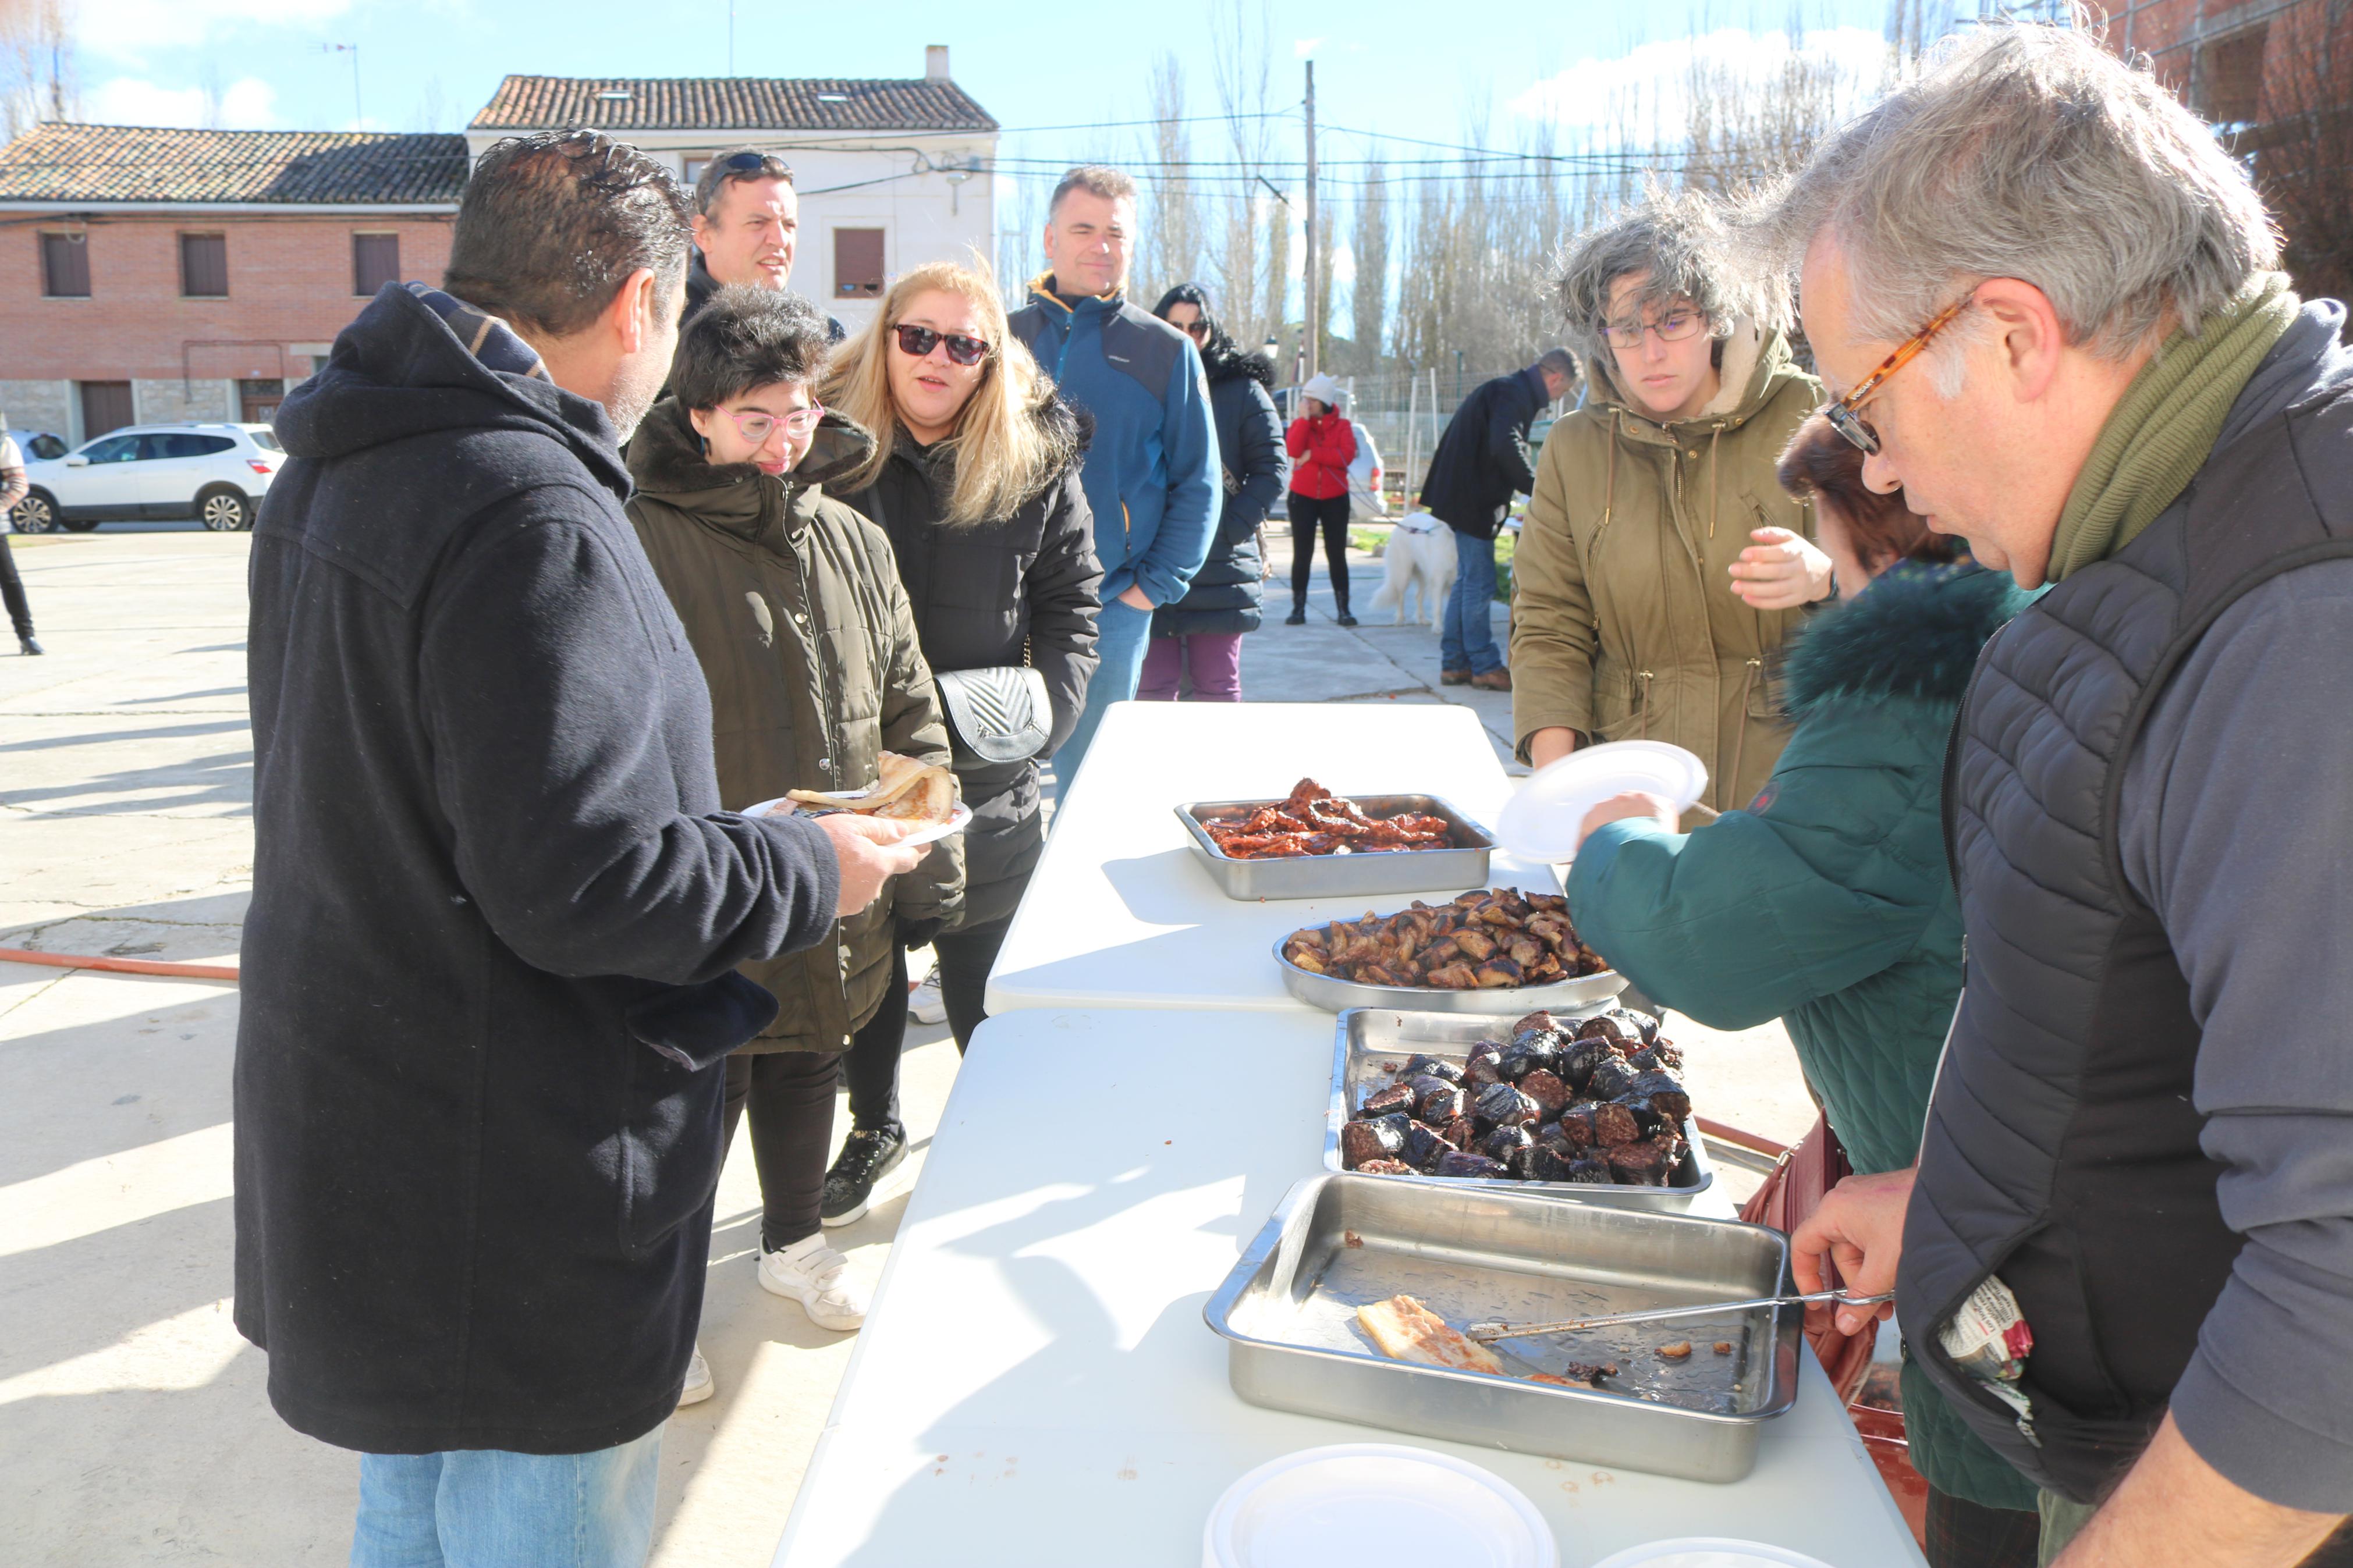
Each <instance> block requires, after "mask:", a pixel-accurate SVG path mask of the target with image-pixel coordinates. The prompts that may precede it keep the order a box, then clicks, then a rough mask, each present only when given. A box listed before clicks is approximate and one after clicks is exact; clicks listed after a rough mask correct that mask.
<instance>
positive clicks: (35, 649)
mask: <svg viewBox="0 0 2353 1568" xmlns="http://www.w3.org/2000/svg"><path fill="white" fill-rule="evenodd" d="M16 651H17V652H18V653H21V654H36V653H39V652H41V651H42V648H41V645H40V644H39V643H37V642H35V641H34V640H33V634H32V633H30V632H24V633H21V634H19V635H18V637H17V638H16Z"/></svg>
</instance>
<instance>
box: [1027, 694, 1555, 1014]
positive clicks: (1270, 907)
mask: <svg viewBox="0 0 2353 1568" xmlns="http://www.w3.org/2000/svg"><path fill="white" fill-rule="evenodd" d="M1302 778H1313V779H1314V780H1315V781H1316V782H1317V783H1318V784H1323V785H1324V787H1325V788H1326V789H1330V790H1333V791H1335V792H1336V793H1338V794H1341V795H1404V794H1420V795H1440V796H1442V797H1444V798H1445V799H1447V800H1449V801H1451V802H1452V803H1453V804H1454V805H1456V806H1458V807H1460V808H1461V810H1462V811H1464V812H1465V813H1467V814H1469V816H1471V817H1472V819H1473V820H1476V821H1479V822H1482V823H1484V824H1486V825H1487V826H1490V827H1493V826H1494V822H1495V814H1496V813H1497V812H1499V811H1500V810H1502V809H1503V805H1504V801H1505V800H1507V799H1508V798H1510V795H1511V788H1512V786H1511V782H1510V778H1509V775H1507V774H1506V773H1504V768H1503V764H1502V763H1498V762H1497V761H1496V760H1495V752H1494V748H1493V746H1491V745H1490V744H1489V743H1488V740H1487V733H1486V731H1484V730H1482V728H1481V727H1480V724H1479V716H1478V715H1477V714H1475V713H1473V712H1472V710H1469V709H1467V708H1458V707H1453V706H1451V705H1447V704H1440V703H1415V702H1378V703H1374V702H1326V703H1289V702H1255V703H1253V702H1238V703H1237V702H1125V703H1121V704H1119V705H1117V706H1115V707H1113V709H1112V710H1111V711H1110V713H1109V714H1108V715H1106V716H1105V718H1104V720H1103V728H1102V729H1101V730H1100V731H1097V733H1096V736H1095V742H1094V744H1093V746H1092V747H1091V748H1090V749H1089V751H1088V753H1087V759H1086V763H1085V765H1084V767H1083V768H1082V769H1081V771H1080V773H1079V776H1078V777H1077V779H1076V780H1074V781H1071V783H1070V784H1067V785H1066V786H1065V788H1064V790H1063V796H1062V801H1061V804H1060V806H1059V807H1058V808H1057V809H1056V812H1055V819H1054V828H1053V835H1052V837H1050V838H1049V839H1048V841H1047V844H1046V851H1045V854H1044V856H1043V857H1042V858H1040V859H1039V863H1038V869H1037V871H1036V873H1035V875H1033V876H1032V878H1031V879H1030V882H1029V891H1028V892H1027V893H1026V894H1025V895H1024V896H1023V898H1022V900H1021V909H1020V912H1019V913H1018V914H1016V915H1015V916H1014V917H1013V924H1012V927H1011V929H1010V930H1009V931H1008V932H1007V933H1006V938H1005V946H1004V948H1003V950H1002V951H1001V952H999V953H998V954H997V966H996V969H995V971H994V972H993V973H991V974H990V975H989V978H988V1010H989V1011H990V1012H991V1013H1009V1012H1012V1011H1014V1010H1016V1009H1018V1008H1023V1007H1194V1008H1202V1007H1209V1008H1216V1007H1252V1008H1255V1007H1281V1008H1290V1007H1297V1006H1299V1005H1300V1004H1298V1003H1296V1002H1294V1001H1293V999H1292V997H1291V994H1289V993H1288V992H1286V991H1285V990H1283V988H1282V974H1281V973H1280V971H1278V970H1277V969H1276V967H1275V963H1274V959H1273V957H1272V953H1273V951H1274V944H1275V942H1278V941H1279V940H1281V938H1282V936H1283V935H1284V934H1285V933H1287V932H1289V931H1293V930H1295V929H1297V928H1298V927H1300V926H1303V925H1313V924H1321V923H1323V922H1324V921H1333V920H1348V919H1355V918H1357V917H1359V916H1361V915H1363V914H1364V913H1365V912H1366V910H1367V909H1368V908H1373V909H1377V910H1379V911H1380V912H1382V913H1384V914H1386V913H1388V912H1389V911H1390V910H1400V909H1403V908H1405V906H1406V905H1407V904H1409V902H1411V901H1412V900H1414V899H1416V898H1420V899H1425V900H1429V901H1430V902H1431V903H1437V902H1440V901H1441V900H1444V899H1447V898H1450V897H1451V896H1452V895H1453V894H1454V893H1456V892H1460V891H1462V890H1463V889H1446V890H1445V891H1432V892H1427V893H1382V894H1375V895H1372V896H1370V897H1359V898H1356V899H1354V900H1284V901H1279V902H1270V903H1258V902H1250V903H1243V902H1239V901H1237V900H1232V899H1229V898H1227V897H1226V895H1225V893H1224V892H1223V891H1222V890H1221V889H1219V887H1218V885H1217V883H1216V882H1215V881H1213V880H1211V879H1210V877H1209V874H1208V870H1207V869H1206V868H1204V867H1202V866H1201V865H1200V863H1199V862H1198V858H1196V854H1195V851H1194V850H1193V848H1192V847H1190V844H1189V841H1188V839H1187V835H1186V832H1185V829H1184V827H1183V826H1182V825H1180V824H1179V823H1178V822H1177V820H1176V812H1175V807H1176V805H1178V804H1180V803H1182V802H1186V801H1202V800H1257V799H1273V800H1280V799H1282V797H1283V796H1285V795H1289V794H1290V793H1291V788H1292V786H1293V784H1297V783H1298V782H1299V781H1300V780H1301V779H1302ZM1488 882H1489V885H1491V886H1494V887H1516V888H1522V889H1527V890H1529V891H1541V892H1558V891H1559V890H1560V879H1559V878H1557V877H1556V876H1555V875H1554V874H1553V871H1552V868H1550V867H1548V866H1543V865H1535V864H1529V863H1525V862H1522V861H1519V860H1517V859H1514V858H1513V857H1512V856H1510V855H1509V854H1507V853H1505V852H1504V851H1503V850H1501V849H1498V850H1497V851H1496V852H1495V853H1494V855H1493V857H1492V858H1491V859H1490V862H1489V874H1488Z"/></svg>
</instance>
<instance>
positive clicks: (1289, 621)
mask: <svg viewBox="0 0 2353 1568" xmlns="http://www.w3.org/2000/svg"><path fill="white" fill-rule="evenodd" d="M1282 624H1283V625H1284V626H1305V625H1306V624H1307V612H1306V611H1304V610H1293V611H1292V612H1291V614H1289V615H1287V616H1283V617H1282Z"/></svg>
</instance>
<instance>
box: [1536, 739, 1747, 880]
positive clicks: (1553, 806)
mask: <svg viewBox="0 0 2353 1568" xmlns="http://www.w3.org/2000/svg"><path fill="white" fill-rule="evenodd" d="M1629 790H1644V791H1647V792H1648V793H1650V794H1651V795H1659V796H1661V797H1662V798H1663V799H1665V800H1668V801H1671V802H1672V803H1673V805H1674V808H1675V809H1676V810H1677V811H1689V810H1690V809H1691V808H1692V807H1693V806H1694V805H1696V804H1697V803H1698V801H1699V797H1700V796H1701V795H1703V794H1704V793H1705V792H1706V790H1707V764H1706V763H1703V762H1701V761H1700V760H1699V758H1697V757H1696V756H1694V755H1693V754H1692V753H1691V752H1686V751H1684V750H1683V748H1682V747H1681V746H1671V745H1669V744H1667V742H1664V741H1608V742H1603V743H1602V744H1600V745H1599V746H1586V747H1583V748H1581V749H1579V750H1577V751H1574V752H1570V753H1569V754H1568V755H1567V756H1565V757H1563V758H1561V759H1560V761H1558V762H1556V763H1552V764H1551V765H1550V766H1548V767H1546V768H1544V769H1542V770H1540V771H1539V772H1537V773H1535V776H1533V777H1531V778H1530V779H1529V780H1528V782H1527V783H1525V784H1522V785H1521V786H1520V787H1519V788H1518V789H1517V790H1515V791H1514V792H1513V795H1512V798H1511V799H1510V800H1508V801H1506V802H1504V809H1503V812H1502V814H1501V815H1500V816H1497V817H1496V819H1495V837H1498V838H1500V839H1502V840H1503V841H1504V848H1506V849H1509V850H1510V851H1511V852H1512V853H1513V854H1514V855H1517V856H1518V857H1519V858H1522V859H1523V860H1541V861H1544V862H1546V863H1547V864H1549V865H1555V866H1558V865H1562V864H1565V863H1566V862H1567V861H1569V860H1571V859H1574V858H1576V856H1577V829H1578V828H1579V827H1581V826H1584V823H1585V816H1586V813H1588V812H1589V811H1591V810H1592V809H1593V808H1594V807H1595V806H1597V805H1600V804H1601V803H1602V802H1603V801H1605V800H1608V799H1609V797H1610V796H1611V795H1623V794H1625V793H1626V792H1627V791H1629Z"/></svg>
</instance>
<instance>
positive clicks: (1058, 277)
mask: <svg viewBox="0 0 2353 1568" xmlns="http://www.w3.org/2000/svg"><path fill="white" fill-rule="evenodd" d="M1134 238H1135V182H1134V180H1132V179H1130V178H1128V176H1127V175H1125V174H1122V173H1121V172H1120V171H1119V170H1117V169H1107V168H1104V167H1102V166H1101V165H1099V164H1087V165H1084V166H1082V167H1080V168H1076V169H1072V170H1071V172H1070V173H1069V174H1064V175H1063V176H1062V178H1061V182H1060V184H1057V185H1056V186H1055V187H1054V195H1053V197H1052V199H1051V200H1050V202H1049V203H1048V205H1047V208H1046V259H1047V261H1048V262H1050V263H1051V269H1050V270H1049V271H1048V272H1046V273H1044V274H1043V275H1041V276H1040V277H1039V278H1038V279H1036V280H1035V281H1034V282H1032V283H1031V284H1030V285H1029V304H1027V305H1025V306H1023V307H1022V308H1021V309H1020V310H1016V311H1015V312H1014V313H1013V320H1012V326H1013V335H1014V336H1016V337H1018V338H1019V339H1020V340H1021V342H1023V343H1024V344H1025V345H1027V346H1028V348H1029V352H1030V353H1032V354H1034V355H1036V356H1037V360H1038V363H1039V364H1040V365H1042V366H1044V367H1045V369H1046V372H1047V374H1050V375H1051V376H1052V377H1053V378H1054V381H1055V384H1057V385H1058V386H1059V387H1060V389H1061V393H1062V395H1063V396H1064V397H1067V398H1069V399H1070V400H1071V402H1072V403H1074V404H1076V405H1078V406H1079V407H1080V408H1082V409H1083V410H1084V411H1085V412H1086V413H1087V415H1088V416H1090V417H1091V418H1092V420H1093V422H1094V430H1093V434H1092V437H1091V438H1090V444H1089V446H1088V447H1087V452H1086V457H1085V458H1084V459H1083V462H1084V467H1083V468H1082V470H1081V473H1080V482H1081V484H1082V487H1083V488H1084V489H1085V490H1086V492H1087V505H1088V507H1089V508H1090V509H1091V510H1092V511H1093V513H1094V527H1095V555H1096V557H1097V558H1098V559H1099V560H1100V561H1101V562H1102V563H1103V614H1102V616H1101V617H1100V618H1099V619H1098V620H1097V621H1096V623H1095V635H1096V638H1097V641H1096V645H1095V651H1096V653H1097V654H1098V655H1099V656H1100V658H1102V661H1103V662H1102V663H1101V664H1100V665H1099V666H1098V667H1097V668H1096V669H1095V675H1094V680H1093V682H1092V684H1091V685H1089V687H1088V688H1087V706H1086V711H1085V712H1083V713H1082V714H1081V715H1080V717H1079V727H1078V729H1077V730H1076V731H1074V732H1073V733H1072V734H1071V738H1070V739H1069V740H1068V741H1066V742H1063V743H1062V747H1061V749H1060V751H1058V752H1055V753H1054V773H1055V775H1056V777H1057V778H1058V779H1059V780H1060V783H1061V784H1062V786H1063V787H1064V788H1066V789H1067V788H1068V787H1069V786H1070V783H1071V779H1073V778H1074V777H1076V776H1077V774H1078V770H1079V763H1080V762H1081V761H1082V759H1083V758H1084V757H1085V756H1086V752H1087V747H1088V746H1089V745H1091V744H1092V742H1093V741H1094V734H1095V727H1096V726H1097V725H1099V724H1101V723H1102V722H1103V710H1105V709H1107V708H1109V707H1110V706H1111V705H1112V704H1113V703H1114V702H1125V701H1127V700H1130V699H1132V698H1133V697H1134V695H1135V687H1136V682H1137V680H1138V679H1140V678H1141V677H1142V675H1143V673H1144V658H1145V651H1146V649H1147V647H1148V646H1149V644H1150V641H1151V637H1152V612H1153V610H1154V608H1155V606H1158V605H1169V604H1174V603H1176V601H1177V600H1179V599H1181V598H1183V597H1184V596H1185V590H1186V588H1187V585H1189V584H1191V582H1192V581H1193V576H1194V574H1196V573H1198V572H1199V571H1200V569H1201V563H1202V562H1203V561H1204V560H1205V559H1206V558H1207V557H1208V553H1209V542H1210V538H1211V535H1212V534H1213V533H1214V532H1215V531H1216V527H1217V519H1218V506H1219V498H1220V494H1221V489H1220V486H1219V478H1218V476H1219V466H1218V433H1217V429H1216V426H1215V425H1214V424H1213V422H1212V419H1211V416H1210V412H1209V389H1208V382H1207V381H1206V380H1205V379H1204V377H1203V373H1202V369H1201V360H1200V356H1199V355H1198V354H1196V353H1194V352H1193V345H1192V344H1191V342H1188V341H1187V339H1186V337H1185V334H1184V333H1182V332H1180V331H1177V330H1176V328H1174V327H1172V326H1170V325H1169V324H1168V323H1167V322H1166V321H1161V320H1160V319H1158V318H1157V317H1155V316H1154V315H1153V314H1152V313H1151V312H1150V311H1148V310H1144V309H1143V308H1142V307H1140V306H1138V305H1136V304H1135V303H1134V302H1133V301H1132V300H1129V299H1128V298H1127V269H1128V262H1129V258H1130V256H1131V255H1132V247H1133V245H1134Z"/></svg>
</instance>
